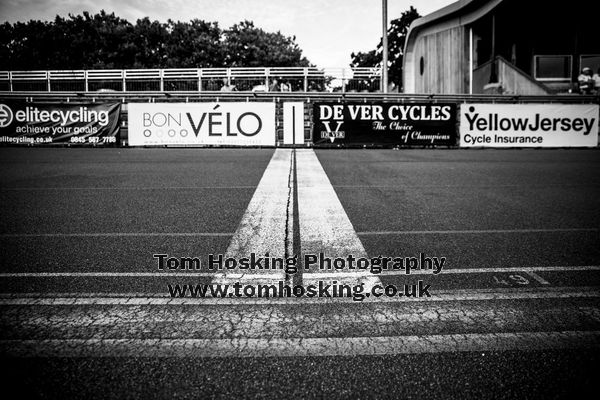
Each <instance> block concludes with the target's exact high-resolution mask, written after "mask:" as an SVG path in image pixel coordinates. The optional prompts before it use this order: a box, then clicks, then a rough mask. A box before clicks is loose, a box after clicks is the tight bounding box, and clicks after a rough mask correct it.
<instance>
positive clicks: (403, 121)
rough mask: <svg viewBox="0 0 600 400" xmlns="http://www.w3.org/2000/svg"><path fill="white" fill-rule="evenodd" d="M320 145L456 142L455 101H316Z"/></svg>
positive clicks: (316, 134) (315, 132)
mask: <svg viewBox="0 0 600 400" xmlns="http://www.w3.org/2000/svg"><path fill="white" fill-rule="evenodd" d="M313 107H314V108H313V122H314V128H313V143H314V144H315V145H317V146H319V145H321V146H332V145H333V146H336V145H395V146H430V145H441V146H448V145H454V144H456V105H455V104H439V103H438V104H425V103H411V104H392V103H344V104H340V103H315V104H314V106H313Z"/></svg>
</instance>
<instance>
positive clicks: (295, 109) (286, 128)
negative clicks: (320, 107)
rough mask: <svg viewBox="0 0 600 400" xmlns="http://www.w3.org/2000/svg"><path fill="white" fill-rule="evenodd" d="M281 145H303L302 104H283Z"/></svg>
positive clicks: (287, 102) (289, 102)
mask: <svg viewBox="0 0 600 400" xmlns="http://www.w3.org/2000/svg"><path fill="white" fill-rule="evenodd" d="M283 144H291V145H304V103H303V102H291V101H286V102H284V103H283Z"/></svg>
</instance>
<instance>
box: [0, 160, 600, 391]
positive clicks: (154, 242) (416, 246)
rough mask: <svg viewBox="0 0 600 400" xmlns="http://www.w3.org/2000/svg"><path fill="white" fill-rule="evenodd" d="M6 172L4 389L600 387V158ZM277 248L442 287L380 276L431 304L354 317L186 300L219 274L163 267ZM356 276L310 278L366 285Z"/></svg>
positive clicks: (0, 239)
mask: <svg viewBox="0 0 600 400" xmlns="http://www.w3.org/2000/svg"><path fill="white" fill-rule="evenodd" d="M315 154H316V157H315V156H314V155H315ZM274 160H278V162H279V164H276V165H275V164H274V162H273V161H274ZM321 167H322V173H321V172H320V171H321V170H320V168H321ZM0 170H1V173H0V205H1V208H0V264H1V267H0V274H1V275H0V293H2V295H1V298H0V310H1V312H0V351H1V354H2V363H3V364H4V368H3V369H4V370H7V369H8V370H9V371H8V372H6V373H4V374H2V376H3V383H2V384H3V387H5V388H13V389H15V390H17V392H16V393H20V394H22V396H23V397H38V398H82V397H87V398H205V397H231V396H235V397H239V398H255V397H262V398H290V397H312V398H314V397H317V398H322V397H327V398H356V397H359V398H507V399H510V398H544V399H547V398H573V397H577V396H578V395H579V396H581V395H583V394H585V393H586V392H589V391H595V389H597V383H596V377H597V371H598V366H599V357H598V356H599V352H598V349H599V348H600V333H599V332H600V308H599V306H600V304H599V302H598V298H599V296H600V294H599V290H598V289H599V286H600V267H599V265H600V246H599V244H600V240H599V239H600V196H599V195H600V174H599V173H598V171H600V153H599V152H598V151H597V150H469V151H462V150H401V151H394V150H316V151H314V153H313V152H312V150H306V149H305V150H298V151H297V152H293V151H292V150H282V149H279V150H276V151H274V150H273V149H64V148H57V149H39V148H31V149H29V148H27V149H23V148H3V149H0ZM267 171H269V172H268V173H270V174H271V175H269V181H270V182H271V183H273V182H275V181H276V180H277V179H280V180H281V182H282V183H283V186H285V187H282V185H281V184H279V183H278V184H277V185H275V184H273V185H271V186H269V182H266V180H263V179H262V178H263V177H264V176H266V175H267ZM261 196H262V197H261ZM261 213H262V214H261ZM257 215H258V216H257ZM332 221H333V222H332ZM261 227H269V229H260V228H261ZM282 227H283V229H280V228H282ZM286 229H288V230H286ZM247 232H252V234H248V233H247ZM281 238H285V243H286V246H287V245H288V244H289V248H288V247H285V246H283V245H282V244H281V243H283V242H282V241H281V240H280V239H281ZM270 241H273V243H278V244H277V246H278V247H277V250H276V251H293V252H294V253H296V252H306V251H307V250H306V249H307V248H310V249H311V251H313V250H314V249H319V248H322V249H323V250H324V251H325V252H329V253H330V254H333V255H340V256H343V255H344V252H346V253H348V252H356V253H357V254H364V255H365V256H367V257H377V256H380V255H381V256H387V257H394V256H402V257H404V256H417V255H418V254H419V253H425V254H426V255H427V256H431V257H433V256H437V257H446V260H447V261H446V264H445V266H444V269H443V271H442V272H441V273H440V274H438V275H433V274H431V273H430V271H423V272H422V273H414V274H411V275H406V274H403V273H402V272H403V271H395V272H393V271H392V272H389V271H388V272H387V273H382V274H375V275H374V278H375V279H379V281H380V282H381V283H382V284H396V285H403V284H410V283H414V282H416V281H417V280H419V279H421V280H423V281H424V282H425V283H427V284H430V285H431V294H432V295H433V297H432V298H431V299H413V300H403V301H400V300H393V299H391V300H383V299H381V300H377V301H375V300H372V299H371V300H370V301H364V302H355V301H352V300H351V299H319V298H313V299H271V300H268V299H190V298H187V299H186V298H183V299H170V298H169V297H168V291H167V287H166V285H167V283H181V284H184V283H210V282H211V281H214V279H216V278H215V277H214V273H213V272H211V271H208V270H207V269H206V268H203V269H201V270H199V271H193V272H192V273H190V271H182V272H180V274H179V275H166V272H164V271H159V270H158V269H157V262H156V260H155V259H154V258H153V257H152V255H153V254H157V253H164V254H169V255H173V256H176V257H181V256H197V257H200V258H204V257H206V256H207V255H208V254H209V253H215V254H225V253H231V252H232V251H233V250H232V249H237V250H236V251H237V252H239V251H241V250H240V249H244V246H246V250H248V249H252V248H253V247H256V246H261V245H264V244H265V243H270ZM234 243H237V245H236V246H237V247H236V246H234ZM319 246H321V247H319ZM284 247H285V248H284ZM342 272H344V273H346V275H344V274H338V275H335V273H334V272H327V271H325V273H323V272H322V271H319V270H317V269H312V270H310V271H307V272H306V273H305V274H304V275H303V278H301V279H304V283H306V282H308V281H310V279H312V278H310V277H313V278H314V279H318V278H319V277H324V279H326V280H330V279H332V277H335V276H339V277H341V278H340V279H339V280H340V281H344V279H350V281H352V280H356V279H358V280H360V279H363V278H364V276H362V275H361V276H360V277H359V278H356V276H355V275H354V274H353V273H351V272H350V271H342ZM193 274H195V275H193ZM320 274H321V275H320ZM299 275H302V274H299ZM189 277H192V278H189ZM246 278H248V281H247V282H253V281H255V280H256V279H258V278H256V276H251V275H250V276H247V277H245V278H244V279H246ZM219 279H225V280H227V279H229V278H228V277H227V275H225V276H224V277H221V278H219ZM260 279H263V278H260ZM267 279H271V278H270V277H267ZM274 279H278V278H274ZM368 279H371V278H370V277H368Z"/></svg>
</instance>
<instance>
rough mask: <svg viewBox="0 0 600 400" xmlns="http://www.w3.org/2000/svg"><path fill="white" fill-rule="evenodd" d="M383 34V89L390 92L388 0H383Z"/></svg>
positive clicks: (384, 91)
mask: <svg viewBox="0 0 600 400" xmlns="http://www.w3.org/2000/svg"><path fill="white" fill-rule="evenodd" d="M382 3H383V4H382V9H383V18H382V20H383V21H382V22H383V35H382V36H381V43H382V51H383V62H382V63H381V91H382V92H383V93H387V92H388V36H387V19H388V17H387V0H382Z"/></svg>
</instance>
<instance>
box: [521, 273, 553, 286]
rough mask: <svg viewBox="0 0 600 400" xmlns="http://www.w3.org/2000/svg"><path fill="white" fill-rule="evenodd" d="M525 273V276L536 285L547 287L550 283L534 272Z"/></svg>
mask: <svg viewBox="0 0 600 400" xmlns="http://www.w3.org/2000/svg"><path fill="white" fill-rule="evenodd" d="M525 272H526V273H527V275H529V276H530V277H532V278H533V279H535V280H536V281H537V282H538V283H540V284H542V285H549V284H550V282H548V281H547V280H545V279H544V278H542V277H541V276H539V275H538V274H537V273H536V272H534V271H525Z"/></svg>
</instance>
